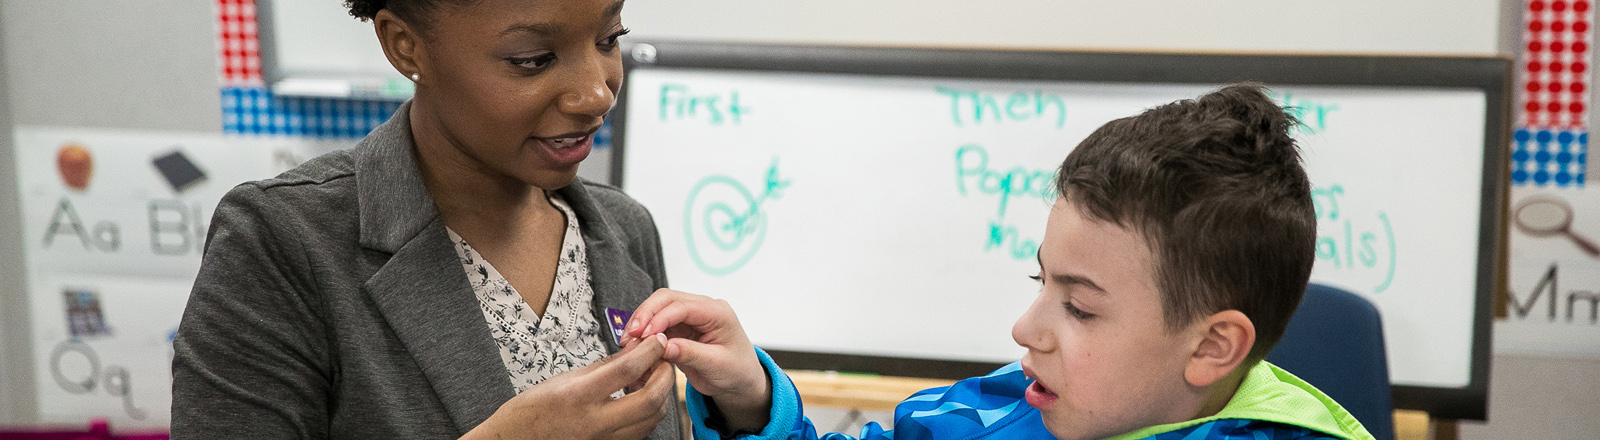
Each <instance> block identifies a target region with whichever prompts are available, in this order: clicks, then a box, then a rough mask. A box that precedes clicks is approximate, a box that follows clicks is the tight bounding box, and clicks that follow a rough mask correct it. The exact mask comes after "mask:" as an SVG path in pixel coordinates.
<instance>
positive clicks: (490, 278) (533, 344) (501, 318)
mask: <svg viewBox="0 0 1600 440" xmlns="http://www.w3.org/2000/svg"><path fill="white" fill-rule="evenodd" d="M547 194H548V197H549V198H550V202H551V204H552V205H555V207H556V208H558V209H560V210H561V213H562V214H564V215H565V216H566V220H567V227H566V235H565V236H564V237H563V238H562V240H561V259H560V261H559V262H558V263H557V265H556V277H555V283H554V284H553V285H552V286H551V288H550V302H549V304H548V305H547V306H546V307H545V311H544V316H539V314H538V313H537V312H534V311H533V309H532V308H531V307H528V303H527V302H525V301H523V300H522V295H521V294H518V293H517V290H516V289H514V288H512V287H511V283H510V282H509V281H506V279H505V277H503V276H501V275H500V272H499V271H496V270H495V269H494V266H491V265H489V262H488V261H486V260H484V259H483V257H482V256H480V255H478V252H477V251H475V250H473V249H472V246H471V245H469V244H467V242H466V240H463V239H462V238H461V236H460V235H457V234H456V232H455V231H453V230H449V229H448V228H446V231H447V232H449V234H450V240H451V241H453V242H455V248H456V255H457V256H459V257H461V267H462V268H463V269H465V270H466V271H467V280H468V281H470V282H471V283H472V290H473V292H475V293H477V295H478V303H479V304H480V305H481V306H482V307H481V308H482V309H483V318H484V320H485V321H487V323H488V325H489V331H490V333H491V334H492V335H493V336H494V340H495V343H496V344H497V345H499V346H500V359H501V360H502V361H504V362H505V364H506V373H507V374H508V375H509V376H510V379H511V385H512V387H514V388H516V391H517V393H521V392H522V391H523V390H526V389H528V387H531V386H533V385H534V384H537V383H539V382H543V381H544V380H545V379H549V378H550V377H552V376H555V375H557V374H561V373H563V372H567V371H570V370H574V369H578V368H582V367H583V366H585V365H589V364H591V363H594V362H595V361H597V360H600V358H602V357H605V355H606V347H605V344H604V343H603V342H602V341H601V339H600V323H599V322H598V321H596V320H595V317H594V313H592V312H593V308H594V289H593V288H592V287H591V286H590V285H589V262H588V259H587V258H586V257H585V250H584V244H583V236H582V235H581V234H580V233H579V230H578V219H577V216H576V215H574V214H573V212H572V207H571V206H568V205H567V202H566V201H565V200H562V199H561V197H560V196H557V195H555V194H554V193H547Z"/></svg>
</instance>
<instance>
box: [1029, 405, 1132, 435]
mask: <svg viewBox="0 0 1600 440" xmlns="http://www.w3.org/2000/svg"><path fill="white" fill-rule="evenodd" d="M1039 415H1040V416H1041V418H1042V419H1043V420H1044V429H1045V430H1047V431H1050V435H1051V436H1054V437H1055V438H1057V439H1059V440H1099V439H1104V438H1110V437H1114V436H1117V435H1121V434H1125V433H1129V432H1133V431H1134V430H1137V429H1139V428H1138V427H1135V428H1129V429H1118V428H1113V427H1109V426H1093V425H1091V424H1089V423H1084V422H1085V421H1092V420H1097V419H1098V418H1097V417H1095V415H1094V414H1085V415H1082V417H1078V418H1071V417H1067V416H1066V415H1065V414H1061V413H1059V411H1057V410H1049V409H1044V408H1040V409H1039ZM1052 416H1054V417H1052Z"/></svg>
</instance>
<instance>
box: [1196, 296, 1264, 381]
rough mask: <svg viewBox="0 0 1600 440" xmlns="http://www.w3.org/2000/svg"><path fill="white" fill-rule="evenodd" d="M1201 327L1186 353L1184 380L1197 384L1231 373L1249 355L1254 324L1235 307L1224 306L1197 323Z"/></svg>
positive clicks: (1252, 342)
mask: <svg viewBox="0 0 1600 440" xmlns="http://www.w3.org/2000/svg"><path fill="white" fill-rule="evenodd" d="M1197 324H1198V325H1201V326H1202V328H1199V329H1197V330H1200V331H1204V332H1205V334H1203V335H1201V338H1200V343H1199V345H1198V346H1196V347H1195V350H1194V353H1193V354H1191V355H1190V357H1189V365H1188V367H1187V368H1186V369H1184V372H1183V378H1184V380H1187V381H1188V382H1189V385H1193V386H1197V387H1205V386H1210V385H1211V384H1213V383H1216V382H1217V381H1218V380H1222V378H1224V377H1227V376H1228V375H1229V374H1232V373H1233V372H1234V370H1236V369H1238V367H1239V365H1240V364H1243V363H1244V361H1245V359H1246V358H1248V357H1249V356H1250V348H1251V347H1254V346H1255V343H1256V326H1255V324H1254V323H1251V322H1250V317H1248V316H1245V315H1244V312H1240V311H1238V310H1224V311H1221V312H1217V313H1216V314H1213V315H1211V316H1209V317H1206V318H1205V319H1204V320H1203V322H1202V323H1197Z"/></svg>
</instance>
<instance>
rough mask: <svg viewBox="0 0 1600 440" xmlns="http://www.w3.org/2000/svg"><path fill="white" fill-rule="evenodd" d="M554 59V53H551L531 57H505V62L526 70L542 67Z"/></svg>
mask: <svg viewBox="0 0 1600 440" xmlns="http://www.w3.org/2000/svg"><path fill="white" fill-rule="evenodd" d="M555 60H556V54H553V53H547V54H540V55H534V56H531V57H512V58H506V62H508V63H511V65H513V66H517V67H520V68H523V69H526V70H539V69H543V68H545V66H549V65H550V63H552V62H554V61H555Z"/></svg>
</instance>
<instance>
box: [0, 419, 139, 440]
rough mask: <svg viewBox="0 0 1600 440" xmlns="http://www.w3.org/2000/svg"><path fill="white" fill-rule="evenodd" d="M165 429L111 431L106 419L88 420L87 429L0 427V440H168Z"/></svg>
mask: <svg viewBox="0 0 1600 440" xmlns="http://www.w3.org/2000/svg"><path fill="white" fill-rule="evenodd" d="M168 439H169V435H168V434H167V433H166V432H165V431H158V430H150V431H144V432H133V433H120V434H116V435H113V434H112V433H111V423H110V422H108V421H106V419H94V420H90V421H89V429H88V430H87V431H79V430H71V429H45V428H33V429H19V428H3V427H0V440H168Z"/></svg>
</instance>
